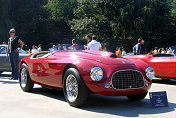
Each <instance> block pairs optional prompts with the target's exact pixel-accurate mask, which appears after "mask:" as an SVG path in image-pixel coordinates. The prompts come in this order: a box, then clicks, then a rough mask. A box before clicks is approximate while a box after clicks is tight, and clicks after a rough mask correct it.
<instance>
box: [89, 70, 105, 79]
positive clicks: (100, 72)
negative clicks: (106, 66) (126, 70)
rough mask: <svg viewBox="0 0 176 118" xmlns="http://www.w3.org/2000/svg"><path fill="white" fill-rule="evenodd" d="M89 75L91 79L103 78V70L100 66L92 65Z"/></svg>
mask: <svg viewBox="0 0 176 118" xmlns="http://www.w3.org/2000/svg"><path fill="white" fill-rule="evenodd" d="M90 77H91V79H92V80H93V81H100V80H102V78H103V70H102V69H101V68H100V67H94V68H92V69H91V72H90Z"/></svg>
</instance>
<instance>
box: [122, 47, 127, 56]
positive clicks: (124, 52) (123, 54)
mask: <svg viewBox="0 0 176 118" xmlns="http://www.w3.org/2000/svg"><path fill="white" fill-rule="evenodd" d="M125 55H126V51H125V50H124V48H122V56H125Z"/></svg>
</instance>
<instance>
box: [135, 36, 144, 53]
mask: <svg viewBox="0 0 176 118" xmlns="http://www.w3.org/2000/svg"><path fill="white" fill-rule="evenodd" d="M136 52H137V55H140V54H145V46H144V40H142V39H140V38H139V39H138V45H137V47H136Z"/></svg>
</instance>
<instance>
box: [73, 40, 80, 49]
mask: <svg viewBox="0 0 176 118" xmlns="http://www.w3.org/2000/svg"><path fill="white" fill-rule="evenodd" d="M72 47H73V50H79V45H78V44H77V43H76V39H73V40H72Z"/></svg>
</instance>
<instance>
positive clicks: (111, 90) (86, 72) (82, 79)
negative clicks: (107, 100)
mask: <svg viewBox="0 0 176 118" xmlns="http://www.w3.org/2000/svg"><path fill="white" fill-rule="evenodd" d="M19 68H20V78H19V82H20V86H21V88H22V90H23V91H26V92H27V91H31V90H32V88H33V86H34V83H36V84H39V85H42V86H49V87H52V88H62V89H63V92H64V96H65V99H66V101H67V102H68V103H69V104H70V105H71V106H74V107H78V106H81V105H83V104H84V103H85V102H86V98H87V96H88V94H89V93H96V94H101V95H105V96H127V97H128V98H129V99H130V100H142V99H144V98H145V96H146V95H147V92H148V90H149V89H150V87H151V84H152V78H153V77H154V70H153V68H152V67H150V66H149V65H148V64H146V63H145V62H143V61H140V60H128V59H124V58H121V57H116V56H115V54H113V53H110V52H104V51H84V50H82V51H58V52H54V53H53V52H52V53H50V52H40V53H36V54H31V55H29V56H28V57H25V58H23V59H22V60H21V61H20V63H19Z"/></svg>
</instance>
